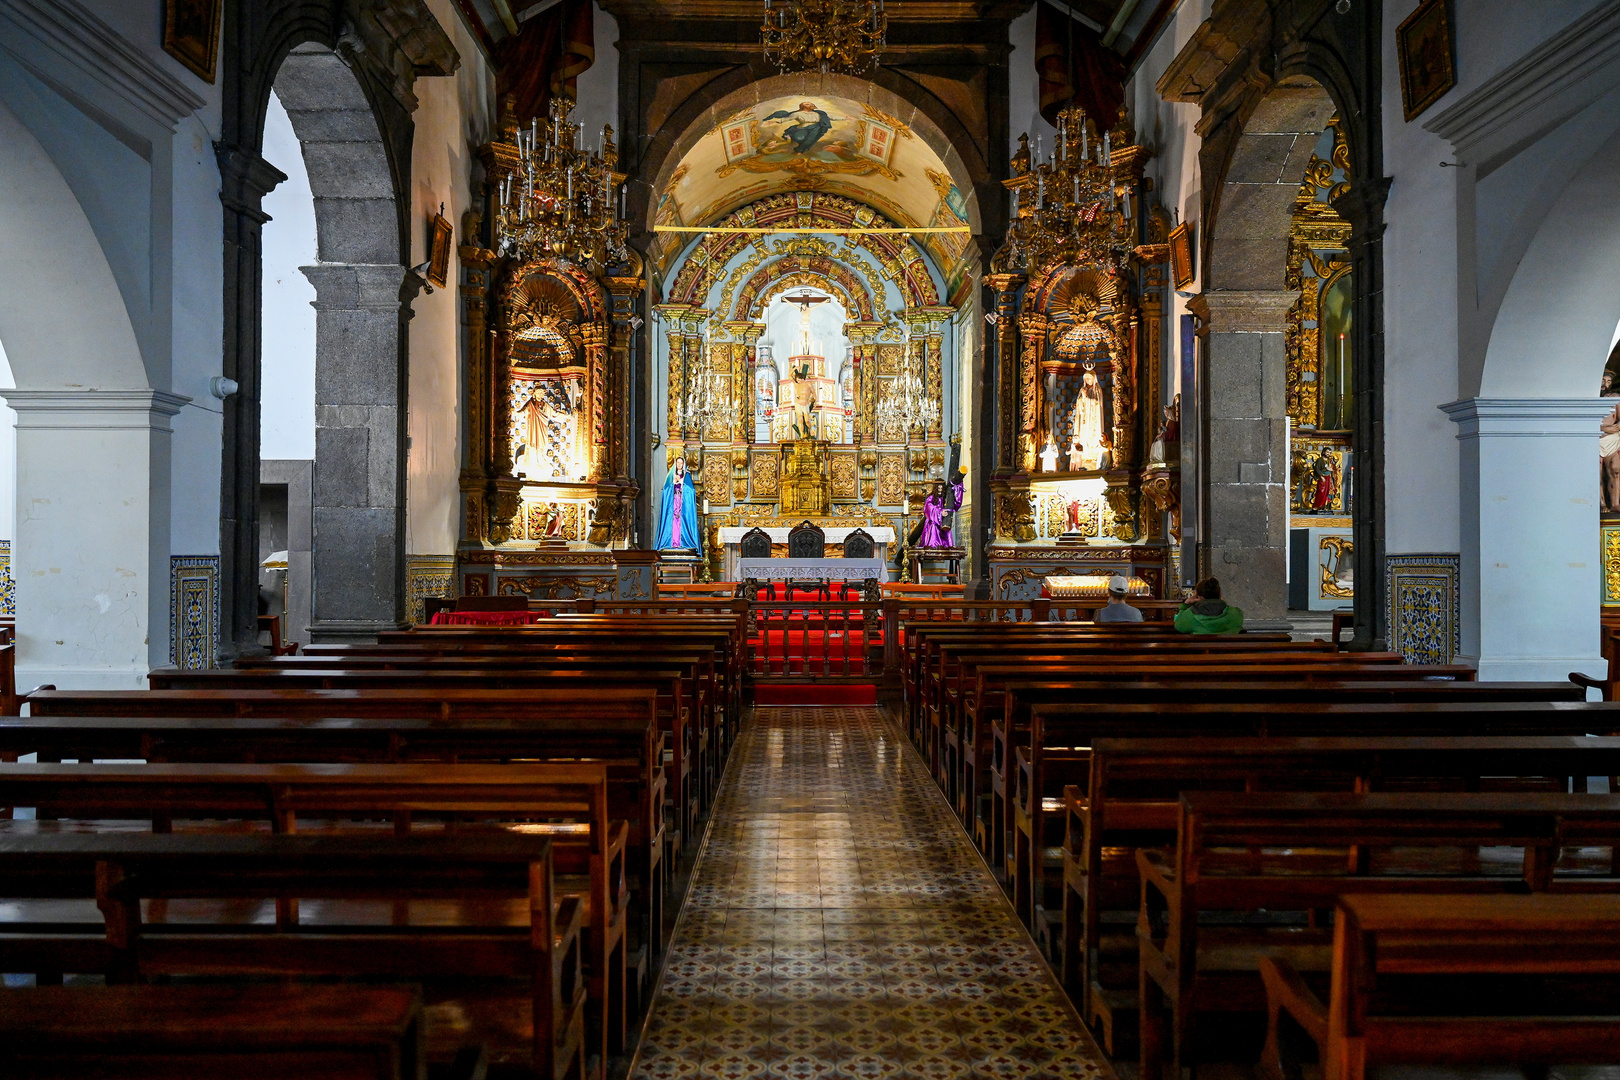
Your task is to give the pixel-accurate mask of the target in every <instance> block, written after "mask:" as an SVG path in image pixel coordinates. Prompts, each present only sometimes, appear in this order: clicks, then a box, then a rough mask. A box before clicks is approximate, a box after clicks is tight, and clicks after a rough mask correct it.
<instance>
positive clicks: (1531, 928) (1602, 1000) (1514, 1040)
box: [1260, 895, 1620, 1080]
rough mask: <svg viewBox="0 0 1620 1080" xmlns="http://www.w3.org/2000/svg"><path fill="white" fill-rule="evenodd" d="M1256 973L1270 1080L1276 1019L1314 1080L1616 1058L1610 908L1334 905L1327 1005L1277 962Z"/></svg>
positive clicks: (1617, 1014)
mask: <svg viewBox="0 0 1620 1080" xmlns="http://www.w3.org/2000/svg"><path fill="white" fill-rule="evenodd" d="M1260 973H1261V975H1262V977H1263V979H1264V981H1265V984H1266V996H1267V1013H1268V1016H1269V1018H1270V1024H1269V1026H1268V1030H1267V1035H1266V1044H1265V1049H1264V1051H1263V1052H1262V1055H1261V1068H1260V1074H1261V1075H1262V1076H1263V1077H1266V1078H1267V1080H1283V1076H1284V1072H1283V1061H1282V1055H1281V1053H1280V1049H1281V1046H1282V1043H1283V1041H1284V1040H1283V1039H1282V1038H1280V1037H1279V1036H1280V1034H1281V1032H1280V1028H1281V1021H1282V1018H1283V1017H1284V1016H1286V1017H1289V1018H1290V1019H1292V1020H1293V1021H1294V1022H1295V1023H1296V1024H1297V1025H1298V1026H1299V1027H1300V1028H1301V1029H1303V1031H1304V1032H1305V1034H1306V1035H1307V1036H1308V1037H1309V1038H1310V1040H1311V1041H1312V1042H1314V1043H1315V1044H1316V1050H1317V1057H1318V1060H1319V1062H1320V1063H1321V1066H1322V1069H1321V1074H1322V1077H1323V1080H1362V1078H1363V1077H1365V1076H1366V1073H1367V1069H1368V1068H1376V1067H1378V1066H1382V1065H1442V1066H1454V1067H1455V1066H1466V1065H1510V1066H1511V1065H1516V1066H1520V1067H1524V1068H1526V1070H1527V1071H1530V1070H1532V1069H1536V1068H1537V1067H1544V1066H1548V1065H1576V1064H1594V1065H1613V1064H1614V1062H1615V1061H1616V1059H1617V1058H1620V1051H1617V1049H1616V1048H1617V1047H1620V905H1616V903H1615V902H1614V899H1613V898H1612V897H1608V896H1604V897H1593V896H1546V895H1536V896H1454V895H1441V896H1434V895H1418V896H1391V895H1351V896H1343V897H1340V898H1339V902H1338V906H1337V910H1336V911H1335V914H1334V935H1333V958H1332V966H1331V976H1330V985H1331V988H1332V989H1331V993H1330V995H1329V996H1328V1000H1327V1003H1326V1004H1324V1003H1323V1001H1322V999H1321V998H1319V997H1317V995H1316V993H1315V992H1314V991H1313V990H1312V989H1311V988H1310V986H1309V985H1307V984H1306V982H1305V980H1304V979H1303V978H1301V977H1300V975H1299V973H1298V972H1297V971H1295V970H1294V968H1293V967H1292V965H1290V964H1289V963H1288V961H1287V959H1286V958H1285V957H1282V956H1276V957H1271V956H1268V957H1263V958H1262V959H1261V961H1260ZM1482 987H1483V988H1488V989H1487V990H1486V991H1485V992H1481V988H1482Z"/></svg>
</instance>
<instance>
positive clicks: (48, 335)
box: [0, 104, 211, 687]
mask: <svg viewBox="0 0 1620 1080" xmlns="http://www.w3.org/2000/svg"><path fill="white" fill-rule="evenodd" d="M0 143H3V144H4V145H5V146H6V153H5V154H3V155H0V191H3V192H4V193H5V195H4V197H3V198H0V247H3V248H4V249H5V250H6V252H7V253H8V254H10V255H11V256H12V257H13V258H14V259H16V260H18V262H17V265H19V266H26V267H28V272H27V273H20V274H17V275H15V280H14V281H13V282H12V283H11V284H10V285H9V286H8V287H7V288H6V289H5V290H4V291H3V294H0V340H4V341H5V348H6V356H7V359H8V362H9V365H10V367H11V370H12V373H13V374H14V376H15V381H16V384H17V389H13V390H7V391H6V392H5V398H6V401H7V404H8V405H9V406H10V407H11V408H12V409H15V410H16V412H17V414H18V418H19V422H18V425H17V448H18V467H17V471H16V504H17V505H18V506H21V507H25V508H26V510H25V512H23V513H20V514H18V521H17V531H16V534H15V535H14V536H13V537H12V558H13V560H14V563H13V565H14V566H16V567H18V568H19V573H18V575H17V590H16V603H17V612H18V617H19V620H20V622H21V625H22V628H23V629H22V633H21V634H20V636H19V639H18V655H17V665H18V670H19V672H20V673H22V674H21V675H20V677H21V678H23V679H24V680H27V679H30V678H31V679H33V680H34V681H36V682H38V681H45V680H49V681H53V682H58V683H59V684H63V685H68V686H120V687H127V686H130V685H142V684H143V676H144V673H145V672H146V671H147V670H149V669H150V668H152V667H155V666H161V665H163V664H166V663H168V661H169V634H168V632H167V629H166V628H167V627H168V626H169V589H168V580H169V528H170V522H169V502H168V493H169V483H170V477H169V442H170V435H171V434H172V432H171V428H170V418H171V417H173V416H174V415H175V413H177V412H178V411H179V409H180V406H181V404H182V403H183V402H184V401H185V399H184V398H182V397H178V396H177V395H174V394H169V393H165V392H162V391H156V390H153V389H151V388H150V387H151V384H150V382H149V380H148V375H147V370H146V365H145V362H144V359H143V356H142V351H141V345H140V342H139V336H138V334H137V332H136V329H135V326H134V324H133V321H132V320H131V318H130V314H129V309H128V307H127V306H126V302H125V296H124V291H123V290H122V289H121V288H120V283H119V281H118V278H117V275H116V274H115V272H114V269H113V267H112V265H111V263H110V262H109V259H108V256H107V253H106V251H105V250H104V248H103V247H102V244H101V241H100V239H99V238H98V235H97V232H96V229H95V227H94V226H93V225H92V223H91V221H90V219H89V217H88V216H87V214H86V212H85V209H84V208H83V206H82V205H81V203H80V201H79V199H78V198H77V197H76V196H75V194H74V192H73V190H72V188H71V187H70V186H69V184H68V182H67V181H66V179H65V178H64V176H63V174H62V173H61V172H60V171H59V170H58V168H57V166H56V164H55V163H54V162H53V160H52V158H51V157H50V155H49V153H48V152H47V151H46V149H45V147H44V146H43V145H42V144H41V143H40V141H39V140H38V138H36V136H35V134H34V133H33V131H32V130H31V129H30V128H29V126H28V125H27V124H26V123H24V122H23V120H22V119H21V118H20V117H19V116H18V115H17V114H16V113H14V112H13V111H11V109H9V108H8V107H7V106H6V105H4V104H0ZM23 567H26V568H27V569H26V570H22V569H21V568H23ZM210 629H211V628H209V627H207V626H204V627H202V628H201V630H202V632H203V633H204V634H205V635H207V636H208V637H211V634H208V631H209V630H210ZM203 644H204V647H205V648H206V647H208V646H209V645H210V644H211V642H210V641H207V640H205V641H204V642H203Z"/></svg>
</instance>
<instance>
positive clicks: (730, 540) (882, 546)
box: [720, 525, 894, 581]
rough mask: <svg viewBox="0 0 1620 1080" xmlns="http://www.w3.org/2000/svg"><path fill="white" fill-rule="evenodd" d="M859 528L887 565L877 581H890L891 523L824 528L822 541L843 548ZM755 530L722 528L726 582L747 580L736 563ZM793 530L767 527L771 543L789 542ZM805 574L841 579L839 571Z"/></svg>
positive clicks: (892, 536) (875, 556)
mask: <svg viewBox="0 0 1620 1080" xmlns="http://www.w3.org/2000/svg"><path fill="white" fill-rule="evenodd" d="M856 528H865V529H866V532H867V534H868V535H869V536H871V538H872V546H873V551H872V556H873V559H875V560H876V561H877V562H878V563H879V564H880V566H882V567H884V570H883V572H881V573H878V574H876V575H875V576H876V578H877V580H879V581H887V580H889V578H888V573H887V569H886V568H887V564H888V560H889V545H890V544H892V543H894V529H892V528H890V527H889V526H886V525H874V526H853V527H851V528H847V529H842V528H838V529H823V530H822V540H823V542H824V543H825V544H826V545H827V546H828V547H836V548H838V549H840V550H842V548H843V546H844V539H845V538H846V537H847V536H849V534H850V533H852V532H854V531H855V529H856ZM752 531H753V530H752V529H751V528H749V529H744V528H738V527H729V526H728V527H726V528H723V529H721V530H720V546H721V548H722V549H723V550H724V552H725V563H724V570H725V580H727V581H743V580H745V578H743V577H742V576H740V574H739V570H738V566H737V564H738V562H739V561H741V558H742V555H741V552H740V550H739V548H740V546H741V544H742V538H743V537H744V536H745V535H746V534H748V533H750V532H752ZM791 531H792V530H791V529H787V528H768V529H765V534H766V535H767V536H769V537H770V538H771V543H772V544H786V543H787V541H788V533H789V532H791ZM761 561H763V560H761ZM774 561H776V562H781V561H782V560H780V559H777V560H774ZM812 561H817V560H812ZM819 561H824V562H842V561H843V560H842V559H836V558H834V559H824V560H819ZM862 561H865V560H862ZM794 576H795V577H797V576H798V575H794ZM804 576H805V578H806V579H809V578H811V577H824V578H827V579H828V580H832V581H837V580H840V575H838V574H831V575H827V574H819V575H810V574H807V575H804ZM861 576H862V577H872V576H874V575H872V574H869V573H867V574H863V575H861ZM755 577H756V578H757V579H758V580H764V578H762V577H759V575H755ZM772 580H776V581H783V580H786V578H785V577H784V576H783V575H777V576H776V577H775V578H773V579H772ZM847 580H859V578H852V579H847Z"/></svg>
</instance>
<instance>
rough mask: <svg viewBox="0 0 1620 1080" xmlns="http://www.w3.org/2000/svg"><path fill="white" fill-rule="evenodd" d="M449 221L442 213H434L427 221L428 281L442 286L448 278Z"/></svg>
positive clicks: (450, 231) (447, 281) (450, 233)
mask: <svg viewBox="0 0 1620 1080" xmlns="http://www.w3.org/2000/svg"><path fill="white" fill-rule="evenodd" d="M452 232H453V231H452V230H451V228H450V222H448V221H446V220H445V217H444V215H443V214H442V213H441V214H434V215H433V220H432V221H431V222H429V223H428V272H427V278H428V281H430V282H432V283H433V284H434V285H437V286H438V287H439V288H441V289H442V288H444V287H445V285H446V284H448V283H449V280H450V239H451V236H452Z"/></svg>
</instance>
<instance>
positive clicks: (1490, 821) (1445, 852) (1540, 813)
mask: <svg viewBox="0 0 1620 1080" xmlns="http://www.w3.org/2000/svg"><path fill="white" fill-rule="evenodd" d="M1616 843H1620V797H1616V796H1609V795H1557V794H1524V793H1513V794H1477V793H1465V794H1457V793H1424V794H1412V793H1402V794H1384V793H1379V794H1370V795H1369V794H1349V793H1330V794H1309V795H1302V794H1274V793H1267V794H1243V793H1224V792H1219V793H1218V792H1192V793H1189V794H1186V795H1184V796H1183V797H1182V800H1181V811H1180V820H1179V822H1178V825H1177V833H1176V847H1175V851H1174V852H1173V853H1161V852H1156V851H1149V850H1140V851H1138V852H1137V865H1138V868H1139V869H1140V871H1141V873H1142V894H1141V895H1142V900H1141V909H1140V915H1139V917H1138V923H1137V927H1138V929H1137V939H1138V942H1139V945H1140V964H1141V978H1140V986H1141V994H1142V1010H1141V1023H1140V1027H1141V1035H1140V1038H1141V1067H1142V1075H1143V1076H1159V1075H1160V1074H1161V1073H1160V1070H1161V1069H1162V1068H1163V1066H1164V1063H1165V1059H1166V1058H1167V1057H1168V1058H1169V1059H1170V1060H1171V1063H1172V1065H1173V1066H1176V1067H1179V1066H1181V1065H1182V1064H1184V1063H1190V1062H1191V1061H1192V1059H1193V1058H1194V1057H1196V1056H1197V1049H1196V1046H1195V1044H1194V1030H1193V1025H1194V1022H1195V1020H1196V1019H1197V1018H1198V1017H1199V1016H1200V1015H1214V1014H1224V1015H1225V1016H1226V1020H1225V1024H1226V1026H1228V1027H1229V1026H1230V1025H1231V1023H1232V1020H1233V1019H1234V1016H1233V1015H1232V1014H1243V1013H1248V1014H1251V1015H1254V1014H1258V1013H1259V1012H1260V1011H1261V1010H1262V1009H1264V1008H1265V995H1264V987H1263V984H1262V983H1261V980H1260V976H1259V961H1260V958H1261V957H1262V956H1265V955H1269V954H1273V953H1278V952H1280V953H1282V954H1283V955H1284V956H1285V957H1286V958H1287V959H1288V960H1289V961H1290V963H1291V964H1292V965H1293V966H1294V967H1295V968H1296V969H1299V970H1323V969H1325V968H1326V967H1327V966H1328V960H1329V956H1328V949H1329V939H1328V935H1327V932H1326V931H1325V930H1323V929H1321V926H1320V920H1319V919H1315V918H1312V917H1311V916H1310V913H1311V912H1313V911H1321V910H1324V909H1326V910H1331V909H1332V908H1333V905H1334V903H1335V902H1336V900H1337V899H1338V898H1339V897H1340V896H1342V895H1344V894H1348V893H1358V894H1359V893H1388V894H1400V895H1404V896H1407V897H1412V896H1424V895H1427V896H1429V897H1434V896H1437V895H1447V896H1449V895H1453V894H1463V893H1473V894H1485V895H1487V896H1490V895H1504V894H1515V893H1523V892H1525V891H1530V892H1548V891H1560V892H1579V893H1586V894H1604V896H1605V898H1606V899H1607V901H1608V903H1609V905H1610V910H1615V909H1616V907H1617V905H1616V904H1615V897H1614V894H1615V893H1616V892H1620V878H1617V877H1616V876H1615V875H1614V874H1613V873H1612V870H1611V867H1610V866H1609V861H1608V859H1607V858H1605V860H1604V865H1603V867H1602V871H1603V872H1602V873H1600V874H1593V873H1591V872H1590V870H1591V868H1590V867H1586V868H1582V867H1578V866H1569V865H1561V864H1560V858H1559V856H1560V852H1561V851H1562V849H1564V848H1566V847H1584V846H1591V845H1603V846H1610V845H1613V844H1616ZM1503 849H1506V850H1509V851H1516V852H1517V853H1518V854H1517V855H1515V856H1512V857H1511V858H1508V857H1504V856H1502V855H1501V854H1500V852H1501V851H1502V850H1503ZM1261 911H1263V912H1266V913H1267V915H1268V918H1267V920H1266V922H1265V924H1256V923H1255V922H1254V921H1253V920H1252V919H1245V918H1244V916H1245V915H1246V914H1249V915H1252V914H1253V913H1256V912H1261ZM1290 912H1292V913H1298V916H1299V917H1298V920H1297V921H1295V922H1293V923H1288V922H1285V921H1283V920H1282V916H1283V915H1284V914H1285V913H1290ZM1216 914H1219V915H1221V916H1223V917H1224V919H1223V923H1222V924H1221V925H1212V924H1211V923H1210V918H1211V917H1212V916H1214V915H1216ZM1167 1009H1168V1011H1169V1013H1170V1018H1169V1020H1168V1021H1167V1020H1166V1018H1165V1015H1164V1014H1165V1012H1166V1010H1167Z"/></svg>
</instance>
